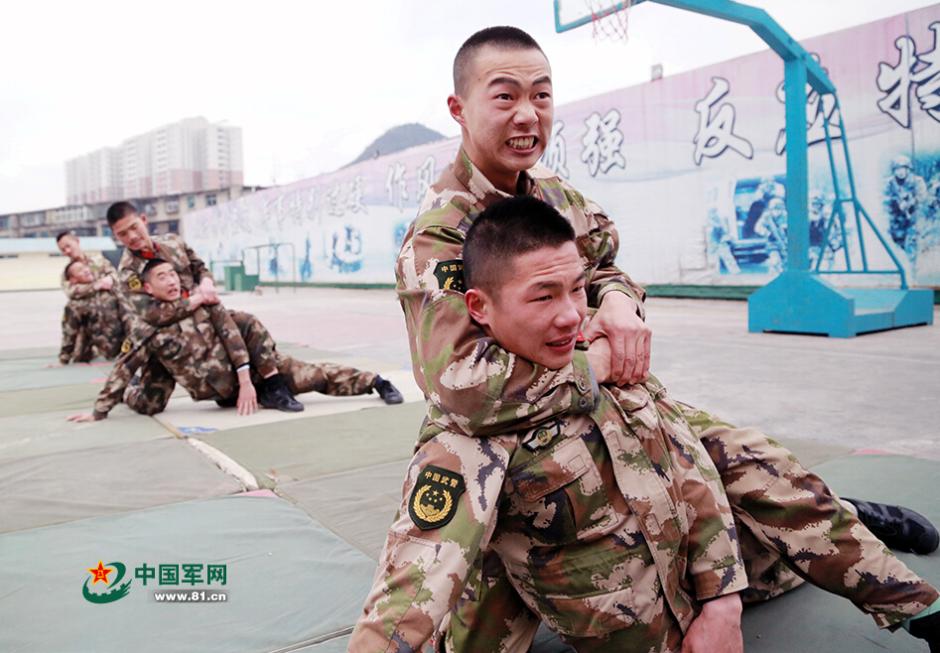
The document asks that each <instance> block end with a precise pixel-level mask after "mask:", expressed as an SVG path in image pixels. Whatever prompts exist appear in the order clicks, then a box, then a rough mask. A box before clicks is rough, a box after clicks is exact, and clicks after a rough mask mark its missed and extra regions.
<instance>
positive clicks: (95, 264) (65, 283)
mask: <svg viewBox="0 0 940 653" xmlns="http://www.w3.org/2000/svg"><path fill="white" fill-rule="evenodd" d="M70 263H71V261H70V262H69V264H70ZM82 263H84V264H85V265H87V266H88V268H89V269H90V270H91V273H92V275H94V277H95V281H97V280H98V279H100V278H102V277H104V276H106V275H109V274H110V275H111V276H112V277H114V282H115V283H117V273H116V272H115V271H114V266H113V265H111V262H110V261H109V260H108V259H106V258H105V257H104V256H102V255H101V254H85V256H84V258H83V259H82ZM66 267H68V264H67V265H66ZM62 291H63V292H64V293H65V296H66V297H68V298H69V299H90V298H93V297H94V295H95V294H96V293H97V292H98V291H97V290H95V289H94V288H93V284H91V283H71V282H70V281H69V280H68V277H66V276H65V271H64V270H63V272H62Z"/></svg>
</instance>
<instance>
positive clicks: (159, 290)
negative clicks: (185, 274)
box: [144, 263, 182, 302]
mask: <svg viewBox="0 0 940 653" xmlns="http://www.w3.org/2000/svg"><path fill="white" fill-rule="evenodd" d="M144 292H146V293H147V294H148V295H150V296H151V297H153V298H154V299H159V300H160V301H161V302H172V301H176V300H177V299H179V298H180V294H181V292H182V291H181V286H180V277H179V275H178V274H176V270H174V269H173V266H172V265H170V264H169V263H161V264H160V265H158V266H156V267H155V268H153V269H152V270H150V273H149V274H148V275H147V279H146V280H145V281H144Z"/></svg>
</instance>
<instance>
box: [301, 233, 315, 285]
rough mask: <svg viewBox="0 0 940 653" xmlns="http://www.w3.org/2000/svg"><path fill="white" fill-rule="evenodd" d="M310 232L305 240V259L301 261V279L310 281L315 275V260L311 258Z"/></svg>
mask: <svg viewBox="0 0 940 653" xmlns="http://www.w3.org/2000/svg"><path fill="white" fill-rule="evenodd" d="M310 247H311V246H310V234H307V238H306V240H304V260H303V261H301V262H300V280H301V281H302V282H303V281H310V278H311V277H312V276H313V262H312V261H311V260H310Z"/></svg>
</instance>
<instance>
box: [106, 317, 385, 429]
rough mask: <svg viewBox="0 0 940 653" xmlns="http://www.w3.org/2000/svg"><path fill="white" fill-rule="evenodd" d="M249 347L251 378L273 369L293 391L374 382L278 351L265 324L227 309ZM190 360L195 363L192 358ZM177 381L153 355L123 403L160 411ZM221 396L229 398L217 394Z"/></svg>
mask: <svg viewBox="0 0 940 653" xmlns="http://www.w3.org/2000/svg"><path fill="white" fill-rule="evenodd" d="M229 314H230V315H231V316H232V319H233V320H234V321H235V324H236V325H237V326H238V330H239V332H240V333H241V336H242V339H243V340H244V341H245V347H246V348H247V349H248V358H249V361H250V364H251V376H252V382H253V383H254V384H255V385H259V384H260V383H261V380H262V379H263V378H265V377H267V376H270V375H271V374H273V373H277V372H280V373H281V374H283V375H284V380H285V381H286V382H287V386H288V388H290V391H291V392H292V393H293V394H302V393H304V392H319V393H321V394H326V395H334V396H348V395H361V394H368V393H369V392H371V391H372V385H373V383H375V374H374V373H373V372H364V371H362V370H357V369H355V368H353V367H345V366H342V365H334V364H332V363H305V362H303V361H299V360H297V359H295V358H292V357H290V356H286V355H284V354H281V353H280V352H278V351H277V346H276V344H275V342H274V339H273V338H272V337H271V334H270V333H269V332H268V330H267V328H266V327H265V326H264V324H262V323H261V320H259V319H258V318H257V317H255V316H254V315H252V314H251V313H245V312H242V311H229ZM193 364H194V365H195V364H198V362H197V361H194V362H193ZM175 387H176V381H175V380H174V379H173V376H172V375H171V374H170V373H169V372H168V371H167V370H166V368H165V367H163V365H161V364H160V362H159V361H158V360H156V359H153V358H151V359H150V361H148V362H147V364H146V365H145V366H144V368H143V369H142V370H141V373H140V377H139V379H138V380H135V381H134V382H132V383H131V385H129V386H128V387H127V390H126V391H125V393H124V403H126V404H127V405H128V407H130V408H131V409H133V410H135V411H136V412H138V413H141V414H143V415H155V414H156V413H159V412H162V411H163V410H164V409H165V408H166V405H167V403H168V402H169V401H170V395H172V394H173V390H174V388H175ZM220 398H221V399H232V398H230V397H220Z"/></svg>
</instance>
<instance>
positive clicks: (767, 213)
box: [754, 196, 787, 272]
mask: <svg viewBox="0 0 940 653" xmlns="http://www.w3.org/2000/svg"><path fill="white" fill-rule="evenodd" d="M754 235H755V236H757V237H758V238H766V239H767V269H768V270H769V271H770V272H782V271H783V268H784V266H785V265H786V262H787V205H786V203H785V202H784V200H783V198H782V197H778V196H773V197H771V198H770V199H769V200H768V202H767V207H766V208H765V209H764V211H763V213H761V215H760V217H759V218H758V219H757V222H755V223H754Z"/></svg>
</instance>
